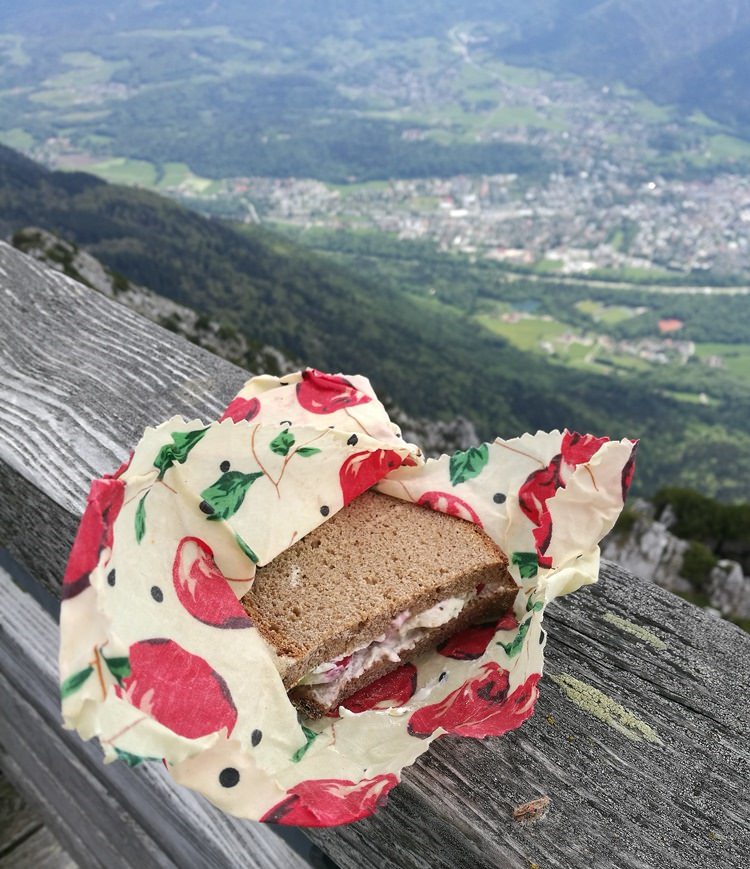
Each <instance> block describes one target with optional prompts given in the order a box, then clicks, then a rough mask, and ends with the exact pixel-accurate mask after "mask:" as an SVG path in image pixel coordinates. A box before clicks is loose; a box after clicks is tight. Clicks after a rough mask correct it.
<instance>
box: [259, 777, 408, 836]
mask: <svg viewBox="0 0 750 869" xmlns="http://www.w3.org/2000/svg"><path fill="white" fill-rule="evenodd" d="M397 784H398V779H397V778H396V776H395V775H394V774H393V773H392V772H389V773H387V774H384V775H378V776H375V778H366V779H362V781H360V782H357V783H356V784H355V783H354V782H352V781H346V780H344V779H336V778H328V779H314V780H311V781H303V782H300V784H298V785H295V786H294V787H293V788H290V789H289V790H288V791H287V796H286V797H285V798H284V799H283V800H282V801H281V802H280V803H277V804H276V805H275V806H274V807H273V808H272V809H270V810H269V811H267V812H266V814H265V815H263V817H262V818H261V821H265V822H267V823H270V824H288V825H294V826H300V827H329V826H333V825H334V824H350V823H352V822H353V821H360V820H362V818H366V817H367V816H368V815H371V814H372V813H373V812H374V811H375V809H377V808H378V807H380V806H383V805H385V800H386V795H387V793H388V791H390V789H391V788H392V787H395V785H397Z"/></svg>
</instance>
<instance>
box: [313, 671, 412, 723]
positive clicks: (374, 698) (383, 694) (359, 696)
mask: <svg viewBox="0 0 750 869" xmlns="http://www.w3.org/2000/svg"><path fill="white" fill-rule="evenodd" d="M416 690H417V668H416V667H415V666H414V665H413V664H404V665H403V666H401V667H399V668H398V670H393V671H392V672H391V673H386V674H385V676H381V677H380V679H376V680H375V681H374V682H371V683H370V684H369V685H365V687H364V688H360V689H359V691H355V692H354V694H352V696H351V697H349V698H348V699H347V700H345V701H344V702H343V703H342V704H341V705H342V706H344V707H345V708H346V709H348V710H349V711H350V712H367V710H368V709H375V707H376V706H377V707H378V708H380V709H385V708H387V707H390V706H403V705H404V703H406V701H407V700H409V699H410V697H411V696H412V695H413V694H414V692H415V691H416ZM330 714H331V717H334V718H336V717H338V712H336V713H330Z"/></svg>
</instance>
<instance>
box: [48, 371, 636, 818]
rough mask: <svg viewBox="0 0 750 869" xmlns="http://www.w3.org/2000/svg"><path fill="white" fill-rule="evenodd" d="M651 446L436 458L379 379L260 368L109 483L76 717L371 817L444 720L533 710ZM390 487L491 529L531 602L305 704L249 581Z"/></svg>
mask: <svg viewBox="0 0 750 869" xmlns="http://www.w3.org/2000/svg"><path fill="white" fill-rule="evenodd" d="M634 453H635V444H634V443H633V442H631V441H627V440H623V441H620V442H611V441H608V440H607V439H606V438H594V437H592V436H589V435H584V436H580V435H576V434H571V433H569V432H563V433H560V432H550V433H542V432H539V433H537V434H536V435H529V434H527V435H523V436H522V437H520V438H516V439H513V440H510V441H503V440H500V439H498V440H496V441H494V442H493V443H490V444H482V445H480V446H477V447H474V448H471V449H469V450H465V451H460V452H457V453H455V454H454V455H453V456H442V457H441V458H440V459H438V460H428V461H426V462H425V461H424V460H423V457H422V454H421V452H420V450H419V449H418V447H416V446H414V445H412V444H408V443H405V442H404V441H403V439H402V438H401V437H400V433H399V432H398V430H397V428H396V427H395V426H394V425H393V423H392V422H391V421H390V420H389V418H388V415H387V413H386V411H385V409H384V408H383V405H382V404H381V403H380V402H379V401H378V399H377V397H376V396H375V394H374V392H373V390H372V388H371V386H370V384H369V382H368V381H367V380H366V379H365V378H363V377H358V376H353V377H343V376H342V375H329V374H323V373H321V372H318V371H315V370H314V369H307V370H306V371H304V372H300V373H295V374H290V375H288V376H286V377H283V378H276V377H267V376H266V377H256V378H253V379H252V380H250V381H249V382H248V383H247V384H246V385H245V387H244V388H243V389H242V391H241V392H240V393H239V395H238V396H237V397H236V398H235V399H234V401H233V402H232V403H231V404H230V406H229V407H228V409H227V411H226V413H225V415H224V417H223V418H222V421H220V422H212V423H204V422H200V421H197V420H193V421H185V420H183V419H182V418H180V417H174V418H172V419H170V420H168V421H167V422H165V423H164V424H162V425H160V426H158V427H157V428H149V429H147V430H146V432H145V434H144V436H143V438H142V439H141V441H140V443H139V444H138V446H137V447H136V449H135V451H134V453H133V455H132V456H131V459H130V461H129V462H128V463H127V464H126V465H125V466H123V467H122V468H120V469H119V471H117V472H116V473H115V474H114V475H113V476H111V477H105V478H102V479H100V480H96V481H94V483H93V484H92V488H91V493H90V495H89V501H88V505H87V508H86V512H85V514H84V516H83V518H82V520H81V525H80V528H79V531H78V535H77V537H76V541H75V544H74V547H73V550H72V552H71V557H70V561H69V563H68V567H67V570H66V574H65V578H64V584H63V605H62V610H61V618H60V621H61V648H60V676H61V694H62V710H63V718H64V723H65V726H66V727H68V728H75V729H77V730H78V732H79V733H80V734H81V736H82V737H83V738H84V739H90V738H91V737H93V736H96V737H97V738H98V739H99V741H100V743H101V745H102V747H103V749H104V754H105V758H106V759H107V760H114V759H116V758H120V759H121V760H124V761H125V762H127V763H129V764H131V765H134V764H137V763H140V762H141V761H143V760H158V761H161V760H162V759H163V760H164V761H165V763H166V766H167V768H168V769H169V771H170V773H171V774H172V776H173V777H174V779H175V780H176V781H178V782H180V783H181V784H184V785H187V786H188V787H190V788H193V789H195V790H197V791H199V792H200V793H202V794H204V795H205V796H206V797H207V798H208V799H209V800H211V801H212V802H213V803H215V804H216V805H217V806H219V807H220V808H222V809H224V810H226V811H227V812H231V813H232V814H235V815H238V816H240V817H244V818H252V819H259V820H264V821H274V822H279V823H286V824H300V825H309V826H326V825H331V824H340V823H347V822H350V821H354V820H358V819H360V818H363V817H366V816H367V815H369V814H370V813H372V812H373V811H374V810H375V809H376V808H377V806H378V805H380V804H382V802H383V800H384V797H385V795H386V793H387V792H388V790H390V788H392V787H393V786H394V785H395V784H396V783H397V782H398V778H399V775H400V772H401V770H402V769H403V768H404V767H405V766H408V765H409V764H411V763H413V762H414V760H415V759H416V758H417V757H418V756H419V755H420V754H422V752H424V751H426V750H427V748H428V747H429V745H430V742H431V741H432V740H433V739H435V738H436V737H437V736H440V735H441V734H445V733H450V734H455V735H459V736H470V737H484V736H498V735H500V734H502V733H505V732H506V731H508V730H511V729H513V728H515V727H518V726H519V725H520V724H521V723H522V722H523V721H524V720H526V718H528V717H529V716H530V715H531V714H532V712H533V707H534V702H535V700H536V697H537V693H538V689H537V682H538V681H539V678H540V677H541V673H542V666H543V651H544V642H545V633H544V631H543V630H542V614H543V611H544V607H545V605H546V604H547V603H548V602H549V601H550V600H552V599H553V598H554V597H556V596H557V595H560V594H566V593H568V592H571V591H574V590H575V589H577V588H578V587H579V586H581V585H583V584H585V583H591V582H595V581H596V578H597V574H598V568H599V549H598V542H599V540H600V539H601V538H602V537H603V536H604V534H606V533H607V531H609V529H611V527H612V526H613V524H614V522H615V520H616V518H617V516H618V515H619V512H620V510H621V509H622V506H623V501H624V497H625V493H626V491H627V487H628V485H629V482H630V478H631V475H632V469H633V458H634ZM373 485H375V486H376V487H377V489H378V490H379V491H382V492H385V493H387V494H389V495H393V496H395V497H397V498H403V499H407V500H410V501H414V502H418V503H420V504H423V505H425V506H426V507H430V508H432V509H435V510H441V511H443V512H446V513H450V514H452V515H455V516H459V517H461V518H462V519H465V520H467V521H471V522H474V523H476V524H477V525H479V526H480V527H482V528H483V529H484V531H485V533H487V534H488V535H489V536H490V537H491V538H492V539H493V540H494V541H495V542H496V543H497V544H498V545H499V546H500V547H501V549H503V551H505V552H507V553H508V557H509V559H510V564H511V572H512V574H513V576H514V578H515V579H516V581H517V582H518V584H519V592H518V595H517V598H516V601H515V605H514V608H513V610H512V611H509V612H508V613H506V614H505V616H503V617H502V618H501V619H499V620H498V621H496V622H493V623H492V624H485V625H479V626H476V627H474V628H469V629H468V630H465V631H462V632H461V634H459V635H457V636H456V637H454V638H453V639H452V640H450V641H449V642H448V643H447V644H443V646H442V647H441V650H440V651H437V650H436V651H433V652H431V653H429V654H426V655H424V656H422V657H421V658H420V659H419V660H418V661H417V662H416V663H412V664H405V665H402V666H401V667H400V668H399V669H398V670H396V671H395V672H394V673H391V674H389V675H388V676H385V677H383V678H382V679H380V680H378V681H377V682H375V683H373V685H371V686H369V687H368V688H365V689H363V690H362V691H360V692H358V693H357V694H356V695H354V696H353V697H352V698H350V700H348V701H346V704H345V706H343V707H341V708H340V710H339V714H338V716H336V717H328V718H324V719H322V720H319V721H305V720H302V721H299V720H298V716H297V712H296V710H295V709H294V707H293V706H292V705H291V703H290V702H289V700H288V699H287V696H286V692H285V691H284V687H283V685H282V682H281V679H280V677H279V675H278V673H277V671H276V668H275V666H274V653H273V651H272V650H271V649H270V648H269V647H268V646H267V644H266V643H265V642H264V640H263V639H262V638H261V637H260V635H259V633H258V631H257V630H256V629H255V627H253V625H252V624H251V622H250V620H249V619H248V617H247V616H246V614H245V612H244V610H243V608H242V606H241V604H240V603H239V600H238V598H239V597H241V596H242V594H243V593H244V592H245V591H246V590H247V589H248V588H249V586H250V584H251V583H252V579H253V576H254V572H255V565H256V564H260V565H263V564H266V563H268V562H269V561H271V560H272V559H273V558H275V557H276V556H277V555H278V554H279V553H281V552H283V551H284V550H285V549H287V548H288V547H289V546H291V545H292V544H293V543H295V542H296V541H297V540H299V539H301V538H302V537H304V535H305V534H307V533H309V532H310V531H311V530H312V529H313V528H315V527H317V526H318V525H320V524H321V523H322V522H324V521H326V519H328V518H330V517H331V516H333V515H335V513H336V512H337V511H338V510H340V509H341V508H342V507H343V506H344V505H345V504H347V503H349V502H350V501H351V500H352V499H353V498H356V497H357V496H358V495H359V494H361V493H362V492H363V491H365V490H366V489H368V488H371V487H372V486H373ZM321 605H322V606H325V602H324V601H323V602H321Z"/></svg>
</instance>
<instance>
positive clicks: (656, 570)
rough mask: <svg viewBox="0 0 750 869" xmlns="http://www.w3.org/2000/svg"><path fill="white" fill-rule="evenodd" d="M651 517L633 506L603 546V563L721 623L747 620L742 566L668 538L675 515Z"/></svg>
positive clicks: (749, 596) (748, 589)
mask: <svg viewBox="0 0 750 869" xmlns="http://www.w3.org/2000/svg"><path fill="white" fill-rule="evenodd" d="M655 514H656V510H655V508H654V506H653V505H652V504H649V503H648V502H647V501H642V500H637V501H635V502H634V504H633V505H632V506H630V507H629V509H628V512H627V513H626V514H625V518H624V521H621V522H620V523H618V526H616V528H615V530H614V531H613V532H612V533H611V534H610V535H609V536H608V537H607V538H606V539H605V540H604V542H603V544H602V555H603V556H604V558H608V559H610V560H611V561H616V562H617V563H618V564H621V565H622V566H623V567H624V568H626V569H627V570H629V571H631V572H632V573H635V574H637V575H638V576H642V577H643V578H644V579H648V580H650V581H652V582H655V583H656V584H657V585H660V586H661V587H662V588H666V589H668V590H669V591H672V592H675V593H676V594H679V595H681V596H683V597H687V598H688V599H690V600H693V601H694V602H695V603H698V604H701V605H704V606H708V607H710V608H711V609H713V610H715V611H716V613H717V614H720V615H722V616H724V617H725V618H730V619H732V620H736V621H739V622H745V621H747V620H748V619H750V577H748V576H745V574H744V572H743V569H742V565H741V564H740V563H739V562H737V561H732V560H729V559H716V558H714V557H713V556H711V553H710V551H709V550H707V549H706V548H705V547H701V546H700V545H699V544H695V543H694V542H691V541H688V540H682V539H681V538H679V537H677V536H676V535H675V534H673V533H672V531H671V530H670V529H671V528H672V527H673V526H674V524H675V515H674V513H673V511H672V509H671V507H670V506H669V505H667V506H666V507H665V508H664V509H663V510H662V511H661V513H660V514H659V515H658V517H657V516H656V515H655Z"/></svg>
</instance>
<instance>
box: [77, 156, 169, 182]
mask: <svg viewBox="0 0 750 869" xmlns="http://www.w3.org/2000/svg"><path fill="white" fill-rule="evenodd" d="M87 171H88V172H91V173H93V174H94V175H98V176H99V177H100V178H104V180H105V181H110V182H111V183H112V184H129V185H137V186H139V187H155V186H156V167H155V166H154V164H153V163H149V162H148V161H147V160H131V159H129V158H127V157H112V158H111V159H109V160H102V162H101V163H93V164H92V165H91V166H88V167H87Z"/></svg>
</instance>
